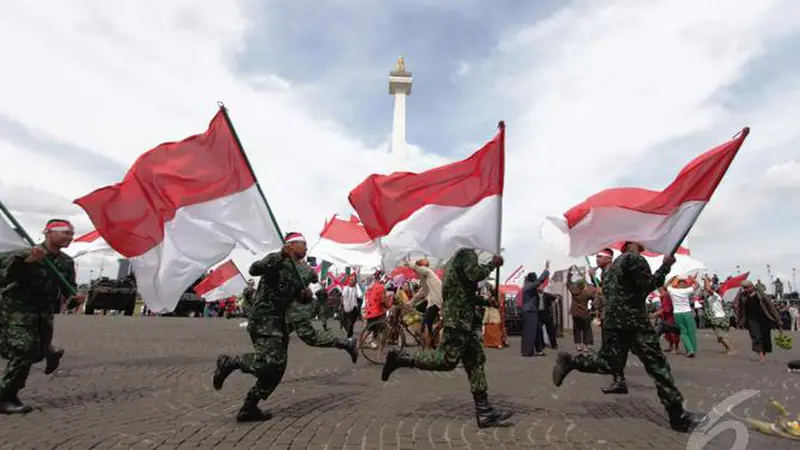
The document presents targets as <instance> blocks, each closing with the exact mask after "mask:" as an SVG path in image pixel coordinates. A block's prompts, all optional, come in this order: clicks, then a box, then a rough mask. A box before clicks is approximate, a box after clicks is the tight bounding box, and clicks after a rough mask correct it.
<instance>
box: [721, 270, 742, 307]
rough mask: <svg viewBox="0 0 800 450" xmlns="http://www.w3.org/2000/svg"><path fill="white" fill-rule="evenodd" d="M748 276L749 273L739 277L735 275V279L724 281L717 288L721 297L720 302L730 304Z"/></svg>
mask: <svg viewBox="0 0 800 450" xmlns="http://www.w3.org/2000/svg"><path fill="white" fill-rule="evenodd" d="M749 276H750V272H745V273H743V274H741V275H737V276H735V277H732V278H730V279H729V280H725V281H724V282H723V283H722V284H721V285H720V286H719V290H718V292H719V296H720V297H722V300H723V301H725V302H726V303H730V302H732V301H733V300H734V299H735V298H736V296H737V295H738V294H739V291H740V290H741V289H742V282H743V281H744V280H746V279H747V277H749Z"/></svg>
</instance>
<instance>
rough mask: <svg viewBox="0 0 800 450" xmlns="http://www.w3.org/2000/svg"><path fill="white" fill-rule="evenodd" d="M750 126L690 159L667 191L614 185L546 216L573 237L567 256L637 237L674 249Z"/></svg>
mask: <svg viewBox="0 0 800 450" xmlns="http://www.w3.org/2000/svg"><path fill="white" fill-rule="evenodd" d="M748 133H749V129H747V128H745V129H744V130H742V132H741V133H740V134H739V135H737V136H736V137H734V138H733V139H732V140H730V141H728V142H725V143H724V144H722V145H719V146H717V147H715V148H713V149H711V150H709V151H707V152H705V153H703V154H702V155H700V156H698V157H697V158H695V159H694V160H692V161H691V162H690V163H689V164H687V165H686V166H685V167H684V168H683V170H681V171H680V173H679V174H678V176H677V177H676V178H675V180H674V181H673V182H672V183H671V184H670V185H669V186H667V187H666V188H665V189H664V190H663V191H651V190H647V189H640V188H614V189H607V190H604V191H601V192H599V193H597V194H595V195H593V196H591V197H589V198H587V199H586V200H585V201H584V202H582V203H580V204H578V205H576V206H574V207H572V208H571V209H570V210H569V211H567V212H566V213H564V217H563V218H553V217H550V218H548V219H549V220H550V221H551V222H552V223H553V224H554V225H556V226H557V227H558V228H559V229H561V230H562V231H563V232H565V233H567V234H568V235H569V238H570V250H569V255H570V256H572V257H579V256H583V255H589V254H592V253H594V252H597V251H598V250H600V249H602V248H603V247H607V246H608V245H609V243H612V242H615V241H636V242H640V243H642V244H643V245H644V246H645V247H646V248H648V249H650V250H653V251H656V252H659V253H668V252H671V251H672V250H673V249H674V248H675V246H676V245H678V244H679V243H680V242H681V241H682V240H683V239H684V238H685V237H686V234H687V233H688V231H689V229H691V227H692V225H694V222H695V220H697V217H698V216H699V215H700V212H701V211H702V210H703V207H704V206H705V205H706V203H708V201H709V200H710V199H711V196H712V195H713V194H714V191H715V190H716V189H717V186H718V185H719V183H720V181H722V178H723V177H724V176H725V173H726V172H727V170H728V167H729V166H730V165H731V162H732V161H733V159H734V157H735V156H736V154H737V153H738V151H739V148H740V147H741V146H742V143H743V142H744V140H745V138H746V137H747V135H748Z"/></svg>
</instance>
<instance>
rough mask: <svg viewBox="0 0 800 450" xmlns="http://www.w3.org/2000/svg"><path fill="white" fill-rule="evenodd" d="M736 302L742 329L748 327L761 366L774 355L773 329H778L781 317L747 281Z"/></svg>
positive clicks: (743, 283) (767, 300)
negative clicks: (768, 355) (770, 354)
mask: <svg viewBox="0 0 800 450" xmlns="http://www.w3.org/2000/svg"><path fill="white" fill-rule="evenodd" d="M736 302H737V303H738V304H739V307H738V308H737V314H738V319H739V320H738V321H739V326H740V327H747V331H748V332H749V333H750V343H751V346H752V349H753V352H755V353H758V356H759V360H760V362H761V364H764V362H766V360H767V353H772V335H771V334H772V329H773V328H778V327H779V324H780V321H781V319H780V315H779V314H778V310H777V309H776V308H775V305H773V304H772V302H771V301H770V300H769V299H768V298H767V297H766V296H765V295H764V294H763V293H762V292H761V291H759V290H758V289H756V288H755V286H753V283H752V282H750V281H748V280H745V281H743V282H742V288H741V290H740V291H739V295H738V298H737V300H736Z"/></svg>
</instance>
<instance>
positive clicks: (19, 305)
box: [0, 250, 78, 314]
mask: <svg viewBox="0 0 800 450" xmlns="http://www.w3.org/2000/svg"><path fill="white" fill-rule="evenodd" d="M30 253H31V252H30V250H20V251H17V252H10V253H5V254H2V255H0V308H2V309H3V310H4V311H9V312H11V311H13V312H24V313H32V314H49V313H51V312H52V311H53V308H54V307H57V306H58V305H60V303H61V300H62V298H65V297H69V296H70V291H69V290H68V288H67V287H66V286H65V285H64V282H63V281H62V280H61V278H60V277H59V276H58V275H56V274H55V273H53V270H52V269H50V268H49V267H47V262H45V261H44V260H42V261H39V262H38V263H26V262H25V258H27V257H28V255H30ZM47 257H48V258H49V259H50V261H52V262H53V264H54V265H55V266H56V267H57V268H58V271H59V272H60V273H61V275H63V276H64V278H65V279H66V281H67V282H68V283H69V284H70V285H71V286H72V288H73V289H75V290H77V287H78V285H77V283H76V282H75V262H74V261H73V260H72V258H71V257H70V256H69V255H67V254H66V253H64V252H58V253H57V254H48V255H47Z"/></svg>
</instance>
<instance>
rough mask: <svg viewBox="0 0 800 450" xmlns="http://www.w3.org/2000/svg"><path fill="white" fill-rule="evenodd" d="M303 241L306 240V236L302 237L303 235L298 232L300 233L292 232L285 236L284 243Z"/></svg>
mask: <svg viewBox="0 0 800 450" xmlns="http://www.w3.org/2000/svg"><path fill="white" fill-rule="evenodd" d="M305 241H306V238H304V237H303V235H302V234H300V233H292V234H290V235H289V236H287V237H286V243H287V244H288V243H290V242H305Z"/></svg>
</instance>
